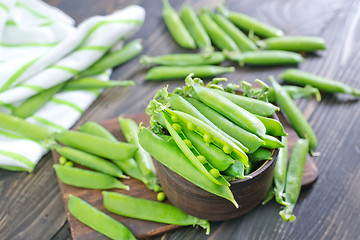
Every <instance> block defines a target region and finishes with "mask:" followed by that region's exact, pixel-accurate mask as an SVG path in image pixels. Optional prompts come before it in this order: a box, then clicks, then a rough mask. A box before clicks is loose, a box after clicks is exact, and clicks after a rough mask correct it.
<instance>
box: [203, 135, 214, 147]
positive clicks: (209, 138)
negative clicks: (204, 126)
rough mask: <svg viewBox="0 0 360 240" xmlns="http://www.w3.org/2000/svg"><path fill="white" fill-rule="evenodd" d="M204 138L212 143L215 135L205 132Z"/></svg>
mask: <svg viewBox="0 0 360 240" xmlns="http://www.w3.org/2000/svg"><path fill="white" fill-rule="evenodd" d="M203 138H204V141H205V143H207V144H210V143H212V141H213V137H212V136H211V135H210V134H209V133H205V134H204V136H203Z"/></svg>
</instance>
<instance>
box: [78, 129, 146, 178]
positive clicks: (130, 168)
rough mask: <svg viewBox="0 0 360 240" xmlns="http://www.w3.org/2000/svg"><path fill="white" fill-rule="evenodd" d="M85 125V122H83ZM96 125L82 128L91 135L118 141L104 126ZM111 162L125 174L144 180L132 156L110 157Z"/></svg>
mask: <svg viewBox="0 0 360 240" xmlns="http://www.w3.org/2000/svg"><path fill="white" fill-rule="evenodd" d="M85 125H86V124H85ZM91 125H92V126H94V124H90V126H91ZM97 125H98V126H97V127H93V128H91V129H90V128H88V127H84V128H82V130H83V131H84V132H86V133H88V134H91V135H93V136H97V137H100V138H103V139H105V140H108V141H111V142H114V143H118V141H117V139H116V138H115V137H114V136H113V135H112V134H111V133H110V132H109V131H108V130H106V129H105V128H103V127H102V126H100V125H99V124H97ZM111 160H112V162H113V163H114V164H115V165H116V166H118V167H119V168H120V169H121V170H122V171H124V172H125V173H126V174H127V175H129V176H130V177H132V178H136V179H138V180H140V181H145V179H144V177H143V175H142V174H141V172H140V169H139V166H138V165H137V163H136V161H135V159H134V158H129V159H125V160H117V159H115V158H114V159H111Z"/></svg>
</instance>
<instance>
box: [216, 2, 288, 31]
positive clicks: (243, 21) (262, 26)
mask: <svg viewBox="0 0 360 240" xmlns="http://www.w3.org/2000/svg"><path fill="white" fill-rule="evenodd" d="M218 11H219V12H220V13H221V14H223V15H224V16H226V17H227V18H228V19H229V20H230V21H231V22H233V23H234V24H235V25H236V26H238V27H239V28H241V29H243V30H245V31H247V32H250V31H252V32H254V34H255V35H258V36H260V37H264V38H269V37H280V36H283V35H284V32H283V31H282V30H281V29H279V28H276V27H273V26H271V25H269V24H266V23H263V22H261V21H259V20H257V19H255V18H252V17H250V16H247V15H245V14H242V13H239V12H234V11H229V10H228V9H227V8H226V7H225V6H224V5H222V4H221V5H219V6H218Z"/></svg>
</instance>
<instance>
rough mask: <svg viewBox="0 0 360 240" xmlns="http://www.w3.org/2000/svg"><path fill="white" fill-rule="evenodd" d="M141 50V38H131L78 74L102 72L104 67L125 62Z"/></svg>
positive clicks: (107, 67) (85, 74)
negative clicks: (131, 39) (119, 47)
mask: <svg viewBox="0 0 360 240" xmlns="http://www.w3.org/2000/svg"><path fill="white" fill-rule="evenodd" d="M142 50H143V47H142V44H141V39H136V40H133V41H131V42H129V43H127V44H125V45H124V46H123V47H122V48H121V49H119V50H116V51H114V52H110V53H107V54H106V55H105V56H103V57H102V58H100V60H99V61H97V62H95V63H94V64H93V65H92V66H90V67H89V68H88V69H86V70H85V71H83V72H81V73H80V76H91V75H96V74H100V73H102V72H104V71H105V70H106V69H109V68H114V67H116V66H119V65H121V64H123V63H126V62H128V61H130V60H131V59H133V58H134V57H136V56H137V55H139V54H140V53H141V52H142Z"/></svg>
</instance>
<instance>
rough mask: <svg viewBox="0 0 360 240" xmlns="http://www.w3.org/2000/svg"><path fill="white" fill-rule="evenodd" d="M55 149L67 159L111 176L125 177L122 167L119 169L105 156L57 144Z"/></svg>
mask: <svg viewBox="0 0 360 240" xmlns="http://www.w3.org/2000/svg"><path fill="white" fill-rule="evenodd" d="M55 150H56V151H57V152H58V153H59V154H60V155H61V156H64V157H66V158H67V159H69V160H71V161H73V162H76V163H78V164H80V165H83V166H85V167H88V168H91V169H94V170H97V171H99V172H102V173H105V174H108V175H110V176H114V177H119V178H123V177H125V176H124V174H123V172H122V171H121V169H119V168H118V167H117V166H116V165H115V164H113V163H111V162H110V161H107V160H105V159H103V158H100V157H97V156H95V155H92V154H89V153H86V152H82V151H80V150H77V149H74V148H70V147H58V146H57V147H55Z"/></svg>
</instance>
